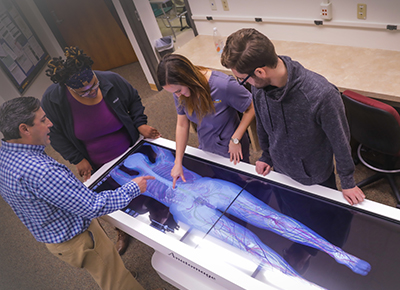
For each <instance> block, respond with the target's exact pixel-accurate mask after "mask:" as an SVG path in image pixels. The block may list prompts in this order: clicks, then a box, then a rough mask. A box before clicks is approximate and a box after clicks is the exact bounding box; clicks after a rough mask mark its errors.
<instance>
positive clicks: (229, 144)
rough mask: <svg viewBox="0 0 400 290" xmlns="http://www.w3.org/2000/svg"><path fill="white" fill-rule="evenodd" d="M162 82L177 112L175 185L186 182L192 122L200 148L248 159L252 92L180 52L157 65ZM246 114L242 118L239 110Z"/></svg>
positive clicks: (237, 160) (173, 170) (252, 109)
mask: <svg viewBox="0 0 400 290" xmlns="http://www.w3.org/2000/svg"><path fill="white" fill-rule="evenodd" d="M157 76H158V81H159V82H160V85H161V86H162V87H163V88H164V89H165V90H166V91H168V92H171V93H173V94H174V99H175V105H176V109H177V112H178V120H177V124H176V156H175V166H174V167H173V168H172V170H171V176H172V177H173V188H175V183H176V181H177V179H178V178H182V180H183V181H185V177H184V175H183V169H182V158H183V154H184V152H185V148H186V145H187V140H188V136H189V127H190V122H189V121H191V122H193V123H195V124H197V135H198V139H199V148H200V149H203V150H206V151H209V152H212V153H216V154H219V155H222V156H225V157H229V158H230V160H231V161H233V162H234V164H236V163H238V162H240V160H243V161H246V162H249V155H250V154H249V150H250V149H249V147H250V146H249V138H248V135H247V133H246V129H247V127H248V126H249V125H250V123H251V121H252V120H253V118H254V108H253V102H252V98H251V93H250V92H249V91H248V90H247V89H246V88H244V87H243V86H240V85H239V84H238V82H237V81H236V80H235V79H234V78H233V77H231V76H228V75H226V74H224V73H221V72H218V71H212V70H210V69H207V68H205V67H199V66H195V65H193V64H192V63H191V62H190V61H189V60H188V59H187V58H185V57H184V56H182V55H178V54H170V55H166V56H165V57H164V58H163V59H162V60H161V62H160V63H159V65H158V71H157ZM238 112H240V113H243V116H242V118H241V119H240V117H239V113H238Z"/></svg>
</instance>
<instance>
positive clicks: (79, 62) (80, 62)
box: [46, 46, 93, 85]
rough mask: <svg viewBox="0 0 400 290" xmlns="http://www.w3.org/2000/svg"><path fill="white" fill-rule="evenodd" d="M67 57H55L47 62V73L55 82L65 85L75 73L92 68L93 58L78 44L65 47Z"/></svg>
mask: <svg viewBox="0 0 400 290" xmlns="http://www.w3.org/2000/svg"><path fill="white" fill-rule="evenodd" d="M64 55H65V57H66V59H65V60H63V59H62V58H61V56H60V57H54V58H53V59H51V60H50V61H49V62H48V63H47V67H48V69H46V75H47V76H48V77H50V79H51V81H52V82H53V83H55V84H60V85H64V84H65V82H66V81H67V80H68V79H69V78H70V77H71V76H73V75H74V74H76V73H78V72H80V71H81V70H82V69H85V68H89V69H91V68H92V64H93V60H92V59H91V58H90V57H89V56H88V55H86V54H85V53H84V52H83V50H82V49H79V47H77V46H70V47H66V48H65V49H64Z"/></svg>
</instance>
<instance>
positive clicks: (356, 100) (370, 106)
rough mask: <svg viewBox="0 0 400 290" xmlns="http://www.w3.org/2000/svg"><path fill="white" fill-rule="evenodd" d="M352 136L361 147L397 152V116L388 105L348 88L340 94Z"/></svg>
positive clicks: (399, 130) (399, 119)
mask: <svg viewBox="0 0 400 290" xmlns="http://www.w3.org/2000/svg"><path fill="white" fill-rule="evenodd" d="M342 99H343V102H344V106H345V109H346V117H347V120H348V123H349V127H350V132H351V135H352V136H353V138H354V139H355V140H356V141H358V142H360V143H361V144H363V145H364V146H366V147H368V148H370V149H372V150H376V151H378V152H381V153H384V154H389V155H400V115H399V113H398V112H397V111H396V110H395V109H394V108H393V107H392V106H390V105H388V104H385V103H383V102H380V101H378V100H375V99H372V98H369V97H366V96H363V95H360V94H358V93H355V92H353V91H350V90H346V91H344V92H343V93H342Z"/></svg>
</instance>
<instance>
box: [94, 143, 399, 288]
mask: <svg viewBox="0 0 400 290" xmlns="http://www.w3.org/2000/svg"><path fill="white" fill-rule="evenodd" d="M174 154H175V153H174V150H172V149H169V148H165V147H163V146H159V145H154V144H152V143H149V142H147V141H141V142H140V143H139V144H138V145H137V146H135V147H134V148H133V149H132V150H131V151H129V152H128V153H127V154H125V155H124V156H123V157H122V158H121V159H120V160H119V161H118V162H116V163H115V164H114V166H112V168H110V169H109V170H108V171H107V172H106V173H105V174H104V175H103V176H101V177H100V178H99V179H98V180H97V181H96V182H94V183H93V184H92V185H91V186H90V188H92V189H93V190H95V191H97V192H100V191H102V190H108V189H115V188H117V187H119V186H121V185H122V184H125V183H126V182H129V181H131V180H132V179H133V178H135V177H139V176H143V175H152V176H154V177H155V179H154V180H149V181H148V183H147V190H146V192H145V193H143V194H142V195H140V196H138V197H137V198H134V199H133V200H132V201H131V203H130V204H129V205H128V206H127V207H126V208H124V209H123V210H122V211H123V212H125V213H126V214H128V215H131V216H133V217H135V218H142V221H143V222H144V223H147V224H148V225H149V226H151V227H154V228H156V229H157V230H159V231H161V232H163V233H165V235H166V236H168V237H170V238H173V239H176V240H177V242H181V243H184V244H186V245H189V246H190V247H193V248H202V249H210V251H212V253H213V257H215V259H222V260H223V261H225V262H226V263H229V264H230V265H232V266H234V267H236V268H238V269H240V270H241V271H243V272H244V273H246V274H248V275H249V276H251V277H252V278H253V279H258V280H260V281H262V282H265V283H268V284H272V285H276V286H279V285H280V284H281V283H286V282H288V283H290V282H293V283H297V284H299V285H300V284H304V285H314V284H315V285H316V288H318V286H320V287H323V288H327V289H337V290H342V289H363V290H364V289H394V288H393V287H396V286H395V285H397V273H396V271H395V269H397V268H396V266H397V265H399V264H400V261H399V260H400V250H399V247H398V245H400V231H399V229H400V227H399V222H398V221H395V220H391V219H389V218H386V217H383V216H380V215H376V214H373V213H370V212H367V211H363V210H361V209H357V208H354V207H351V206H346V205H343V204H339V203H335V202H333V201H330V200H327V199H324V198H322V197H317V196H315V195H313V194H311V193H308V192H307V191H302V190H299V189H295V188H291V187H289V186H286V185H283V184H279V183H276V182H273V181H269V180H267V179H265V178H261V177H258V176H256V175H252V174H248V173H246V172H241V171H237V170H234V169H232V168H227V167H224V166H223V165H219V164H216V163H214V162H211V161H206V160H203V159H200V158H198V157H196V156H191V155H187V154H186V155H185V157H184V159H183V174H184V177H185V180H186V182H183V181H182V179H178V181H177V183H176V187H175V188H172V178H171V175H170V173H171V169H172V168H173V167H174V159H175V157H174ZM214 253H215V254H214ZM271 272H272V273H275V274H274V275H271ZM317 285H318V286H317Z"/></svg>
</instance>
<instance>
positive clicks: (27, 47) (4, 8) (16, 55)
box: [0, 0, 50, 93]
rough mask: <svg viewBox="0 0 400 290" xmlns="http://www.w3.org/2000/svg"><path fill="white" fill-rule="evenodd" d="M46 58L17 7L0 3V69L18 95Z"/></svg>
mask: <svg viewBox="0 0 400 290" xmlns="http://www.w3.org/2000/svg"><path fill="white" fill-rule="evenodd" d="M49 58H50V56H49V54H48V53H47V51H46V50H45V49H44V47H43V45H42V44H41V43H40V40H39V38H38V37H37V36H36V34H35V32H34V31H33V29H32V28H31V26H30V25H29V23H28V21H27V20H26V18H25V17H24V16H23V14H22V12H21V11H20V10H19V7H18V6H17V4H16V3H14V2H13V1H11V0H2V1H0V66H1V68H2V70H3V71H4V72H5V74H6V75H7V76H8V77H9V79H10V80H11V82H12V83H13V84H14V85H15V87H16V88H17V89H18V91H19V92H20V93H23V92H24V91H25V90H26V88H27V87H28V85H29V84H30V83H31V82H32V81H33V79H34V78H35V76H36V75H37V74H38V73H39V72H40V70H41V68H42V67H43V66H44V65H45V63H46V62H47V60H48V59H49Z"/></svg>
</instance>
